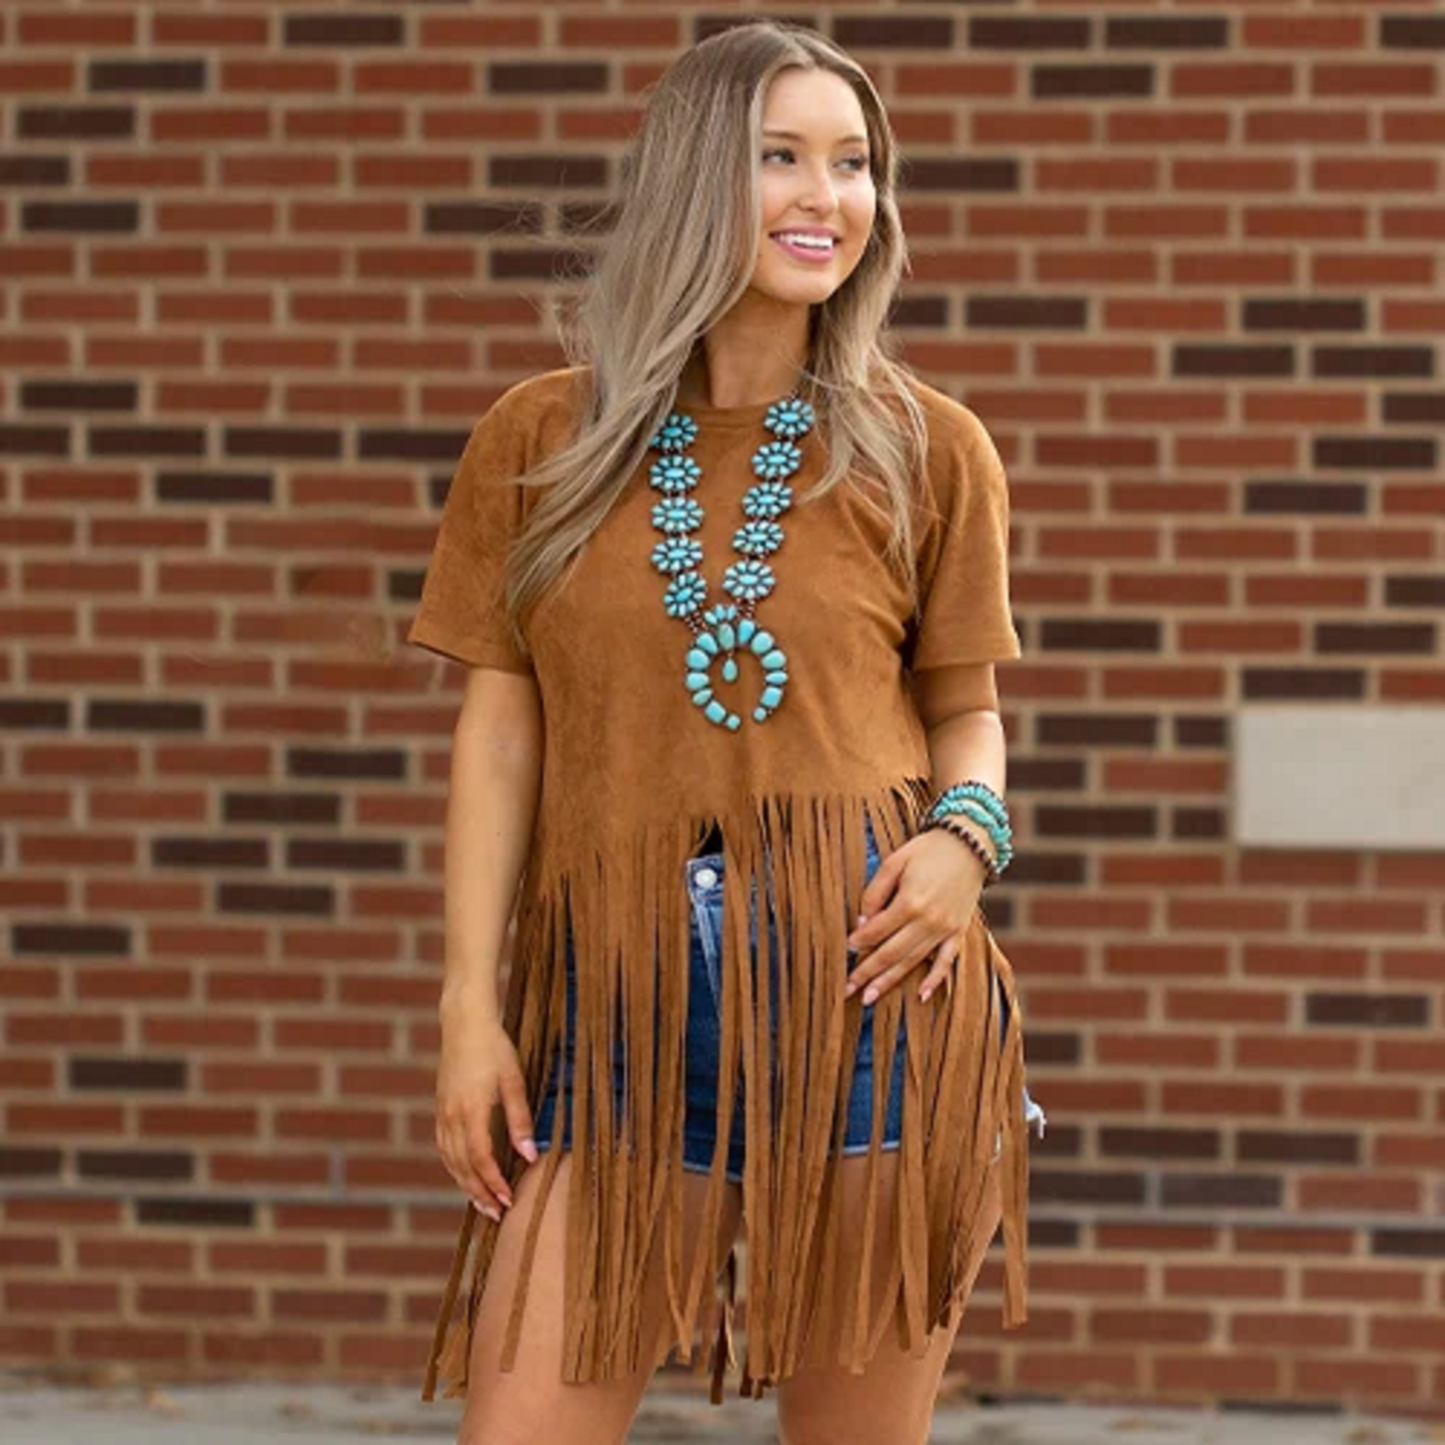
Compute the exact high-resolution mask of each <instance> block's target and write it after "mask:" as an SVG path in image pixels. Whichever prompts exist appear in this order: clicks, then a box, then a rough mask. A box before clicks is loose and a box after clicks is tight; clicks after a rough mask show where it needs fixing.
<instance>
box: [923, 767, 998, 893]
mask: <svg viewBox="0 0 1445 1445" xmlns="http://www.w3.org/2000/svg"><path fill="white" fill-rule="evenodd" d="M959 815H962V816H963V817H965V818H969V819H971V820H972V821H973V822H975V823H980V824H982V825H983V826H984V827H985V828H986V829H987V830H988V835H989V838H990V839H991V841H992V843H993V848H994V855H995V856H994V857H989V856H988V854H987V850H986V849H985V848H984V846H983V843H982V841H981V840H980V839H979V838H978V837H977V836H976V835H975V834H974V833H973V831H972V830H971V829H968V828H965V827H963V826H962V824H961V823H960V822H959V821H958V819H959ZM923 826H924V827H925V828H940V827H942V828H947V830H948V831H949V832H950V833H952V834H954V836H955V837H958V838H961V839H962V840H963V841H964V842H965V843H967V844H968V845H969V847H970V848H972V849H973V850H974V852H975V853H977V854H978V856H979V857H980V858H981V859H983V861H984V864H985V866H986V867H987V869H988V877H987V879H986V880H985V882H984V887H985V888H987V887H990V886H991V885H992V884H994V883H996V882H998V880H999V878H1000V877H1001V876H1002V874H1003V871H1004V869H1005V868H1007V867H1008V865H1009V863H1010V862H1012V860H1013V829H1012V828H1011V827H1010V826H1009V816H1008V808H1007V806H1006V805H1005V804H1004V800H1003V799H1002V798H1000V797H999V795H998V794H997V793H995V792H994V790H993V789H992V788H990V787H989V786H988V784H987V783H983V782H980V781H979V780H978V779H977V778H970V779H969V780H968V781H967V782H963V783H955V784H953V785H952V786H951V787H948V788H945V789H944V790H943V792H941V793H940V794H939V795H938V797H937V798H935V799H934V801H933V803H932V804H931V805H930V806H929V809H928V813H927V817H926V820H925V822H924V825H923Z"/></svg>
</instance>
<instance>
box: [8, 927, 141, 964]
mask: <svg viewBox="0 0 1445 1445" xmlns="http://www.w3.org/2000/svg"><path fill="white" fill-rule="evenodd" d="M10 947H11V949H12V951H13V952H15V953H17V954H24V953H32V954H51V953H74V954H81V955H85V956H86V957H91V958H100V957H112V958H124V957H126V956H127V955H129V953H130V951H131V932H130V929H129V928H125V927H123V926H122V925H120V924H108V923H43V922H40V921H38V920H31V921H30V922H26V923H12V924H11V925H10Z"/></svg>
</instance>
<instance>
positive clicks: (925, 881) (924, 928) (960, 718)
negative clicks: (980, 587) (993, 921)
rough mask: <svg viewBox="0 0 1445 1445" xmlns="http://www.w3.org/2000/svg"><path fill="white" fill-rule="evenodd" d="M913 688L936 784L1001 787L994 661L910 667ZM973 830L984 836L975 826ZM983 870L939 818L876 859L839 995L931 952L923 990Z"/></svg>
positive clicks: (879, 984) (878, 984)
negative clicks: (855, 958)
mask: <svg viewBox="0 0 1445 1445" xmlns="http://www.w3.org/2000/svg"><path fill="white" fill-rule="evenodd" d="M914 696H915V699H916V700H917V701H918V704H919V717H920V719H921V720H922V721H923V724H924V728H925V731H926V734H927V738H928V754H929V761H930V767H931V769H932V778H933V785H934V792H935V794H937V793H938V792H941V791H942V790H943V789H944V788H946V787H948V786H949V785H950V784H953V783H962V782H966V781H968V780H969V779H972V778H976V779H978V780H979V781H980V782H983V783H986V784H987V785H988V786H989V787H990V788H992V789H993V791H994V792H995V793H997V794H998V795H999V797H1003V795H1004V787H1005V782H1006V771H1007V758H1006V743H1005V738H1004V730H1003V719H1002V718H1001V717H1000V716H999V713H998V710H997V700H998V694H997V690H996V687H995V683H994V677H993V664H992V663H991V662H989V663H978V664H967V665H960V666H950V667H940V668H930V669H927V670H926V671H924V672H921V673H918V674H916V675H915V682H914ZM973 831H974V832H975V833H976V834H977V835H978V836H979V837H980V838H983V830H981V829H977V828H975V829H974V830H973ZM984 842H985V845H986V846H989V851H990V853H992V851H993V850H992V847H991V845H989V844H988V841H987V839H984ZM983 880H984V868H983V864H982V862H981V861H980V860H979V858H978V857H977V855H976V854H975V853H974V852H973V850H972V849H970V848H969V847H968V845H967V844H966V843H964V842H963V841H962V840H961V839H959V838H956V837H954V835H953V834H952V833H950V832H949V831H948V830H947V829H946V828H928V829H925V830H924V831H923V832H921V833H919V834H918V835H917V836H915V837H913V838H910V839H908V840H907V841H906V842H905V843H903V844H902V845H901V846H900V847H898V848H895V849H894V850H893V852H891V853H889V854H887V855H886V856H885V857H884V858H883V859H881V860H880V862H879V865H878V868H877V871H876V872H875V873H874V874H873V876H872V878H871V879H869V881H868V884H867V886H866V887H865V888H864V890H863V893H862V896H861V898H860V905H861V909H862V912H861V915H860V917H859V919H858V920H857V924H856V926H855V928H854V931H853V932H852V934H850V935H849V938H848V945H849V948H850V949H853V950H855V951H856V952H857V953H858V954H859V955H860V962H859V963H858V964H857V966H856V967H854V968H853V969H852V970H851V971H850V972H849V975H848V983H847V985H846V987H845V989H844V994H845V996H849V995H852V994H853V993H855V992H857V990H858V989H859V988H863V989H864V994H863V1002H864V1003H865V1004H871V1003H873V1002H875V1001H876V1000H877V999H878V998H879V997H881V995H882V994H883V993H884V992H885V991H886V990H888V989H889V988H891V987H892V986H893V985H894V984H896V983H899V982H901V981H902V980H903V979H904V978H906V977H907V976H908V975H909V974H910V973H912V972H913V971H914V970H915V969H916V968H917V967H918V966H919V965H920V964H923V963H927V962H929V961H930V960H931V961H932V965H933V966H932V968H931V969H929V971H928V973H927V974H926V976H925V977H924V978H923V980H922V982H921V984H920V985H919V996H920V997H921V998H924V999H926V998H928V996H929V995H930V994H931V993H932V992H933V990H934V989H936V988H937V987H938V986H939V985H940V984H941V983H942V982H943V981H944V979H945V977H946V976H947V975H948V972H949V970H950V969H951V968H952V967H953V962H954V959H955V958H956V957H957V955H958V950H959V944H960V940H961V938H962V935H963V930H964V929H965V928H966V927H967V925H968V923H969V922H970V920H971V919H972V917H973V914H974V912H975V910H976V909H977V907H978V900H979V896H980V894H981V893H982V892H983Z"/></svg>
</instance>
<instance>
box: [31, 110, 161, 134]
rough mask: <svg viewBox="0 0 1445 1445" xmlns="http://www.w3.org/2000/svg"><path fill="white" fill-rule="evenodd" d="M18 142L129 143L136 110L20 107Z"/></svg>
mask: <svg viewBox="0 0 1445 1445" xmlns="http://www.w3.org/2000/svg"><path fill="white" fill-rule="evenodd" d="M15 134H16V135H17V136H18V137H19V138H20V139H21V140H129V139H130V138H131V137H132V136H134V135H135V108H134V107H133V106H129V105H22V106H21V107H20V108H19V109H18V110H17V111H16V112H15Z"/></svg>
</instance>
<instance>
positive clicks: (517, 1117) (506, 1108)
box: [502, 1069, 537, 1164]
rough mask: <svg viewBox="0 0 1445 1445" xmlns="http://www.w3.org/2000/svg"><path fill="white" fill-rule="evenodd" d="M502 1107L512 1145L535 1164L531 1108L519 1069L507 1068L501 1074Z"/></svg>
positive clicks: (528, 1160) (535, 1148)
mask: <svg viewBox="0 0 1445 1445" xmlns="http://www.w3.org/2000/svg"><path fill="white" fill-rule="evenodd" d="M502 1109H503V1112H504V1113H505V1114H506V1116H507V1133H508V1135H509V1136H510V1137H511V1140H512V1147H513V1148H514V1149H515V1150H516V1151H517V1153H518V1154H520V1155H521V1156H522V1158H524V1159H525V1160H526V1161H527V1162H528V1163H529V1164H535V1163H536V1162H537V1146H536V1144H534V1143H533V1142H532V1109H531V1106H530V1105H529V1104H528V1103H527V1081H526V1080H525V1079H523V1077H522V1071H521V1070H520V1069H508V1070H507V1072H506V1073H504V1074H503V1075H502Z"/></svg>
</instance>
